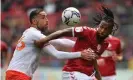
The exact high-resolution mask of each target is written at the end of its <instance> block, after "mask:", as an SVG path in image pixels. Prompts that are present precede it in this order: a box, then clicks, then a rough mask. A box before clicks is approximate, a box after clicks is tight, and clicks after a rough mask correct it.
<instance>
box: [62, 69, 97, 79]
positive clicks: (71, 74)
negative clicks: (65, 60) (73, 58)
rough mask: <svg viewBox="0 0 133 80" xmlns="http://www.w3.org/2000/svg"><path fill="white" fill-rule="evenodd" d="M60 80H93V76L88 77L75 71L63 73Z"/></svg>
mask: <svg viewBox="0 0 133 80" xmlns="http://www.w3.org/2000/svg"><path fill="white" fill-rule="evenodd" d="M62 80H95V76H94V75H91V76H88V75H86V74H84V73H81V72H77V71H73V72H67V71H63V74H62Z"/></svg>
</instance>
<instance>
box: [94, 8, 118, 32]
mask: <svg viewBox="0 0 133 80" xmlns="http://www.w3.org/2000/svg"><path fill="white" fill-rule="evenodd" d="M101 7H102V10H101V11H102V12H103V13H102V14H101V13H98V14H97V15H96V16H95V17H93V20H94V21H95V23H94V24H95V25H99V24H100V22H101V21H102V20H104V21H106V22H107V23H111V25H112V26H111V27H112V28H113V29H112V33H113V34H114V32H115V31H116V30H117V29H118V25H117V24H116V23H115V21H114V15H113V12H112V11H111V10H110V9H108V8H107V7H104V6H101Z"/></svg>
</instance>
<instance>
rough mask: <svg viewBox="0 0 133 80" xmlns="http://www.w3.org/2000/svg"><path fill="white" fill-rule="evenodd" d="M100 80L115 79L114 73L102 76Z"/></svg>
mask: <svg viewBox="0 0 133 80" xmlns="http://www.w3.org/2000/svg"><path fill="white" fill-rule="evenodd" d="M102 80H116V75H113V76H106V77H102Z"/></svg>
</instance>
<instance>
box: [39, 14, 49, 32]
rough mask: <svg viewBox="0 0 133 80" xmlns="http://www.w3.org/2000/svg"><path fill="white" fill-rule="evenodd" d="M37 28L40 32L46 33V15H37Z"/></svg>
mask: <svg viewBox="0 0 133 80" xmlns="http://www.w3.org/2000/svg"><path fill="white" fill-rule="evenodd" d="M37 26H38V27H39V29H40V30H41V31H46V30H47V29H48V19H47V14H46V13H45V12H44V11H42V12H40V13H39V14H38V15H37Z"/></svg>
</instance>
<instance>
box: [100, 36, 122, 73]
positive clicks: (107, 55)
mask: <svg viewBox="0 0 133 80" xmlns="http://www.w3.org/2000/svg"><path fill="white" fill-rule="evenodd" d="M107 41H108V43H109V46H108V48H107V50H105V52H104V53H103V54H102V55H103V56H104V57H101V58H100V59H104V61H105V64H104V65H99V70H100V72H101V75H102V76H111V75H115V74H116V72H115V70H116V68H115V61H114V60H113V59H112V56H111V55H112V54H113V51H115V52H116V53H117V54H119V53H121V44H120V40H119V39H118V38H116V37H113V36H109V37H108V38H107Z"/></svg>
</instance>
